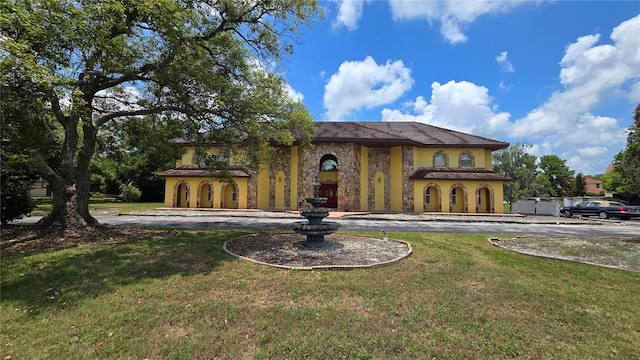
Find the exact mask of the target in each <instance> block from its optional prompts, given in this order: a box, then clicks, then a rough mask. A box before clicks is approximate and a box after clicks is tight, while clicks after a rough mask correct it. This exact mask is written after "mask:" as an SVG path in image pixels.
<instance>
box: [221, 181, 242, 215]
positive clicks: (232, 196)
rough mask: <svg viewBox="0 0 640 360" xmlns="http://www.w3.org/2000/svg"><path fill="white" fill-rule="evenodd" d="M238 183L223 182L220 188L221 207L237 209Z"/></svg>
mask: <svg viewBox="0 0 640 360" xmlns="http://www.w3.org/2000/svg"><path fill="white" fill-rule="evenodd" d="M238 191H239V190H238V185H237V184H235V183H234V184H225V185H224V187H223V188H222V208H224V209H237V208H238Z"/></svg>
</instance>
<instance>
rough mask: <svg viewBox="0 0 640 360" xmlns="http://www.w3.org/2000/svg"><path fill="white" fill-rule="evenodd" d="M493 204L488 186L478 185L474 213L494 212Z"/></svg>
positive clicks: (491, 192)
mask: <svg viewBox="0 0 640 360" xmlns="http://www.w3.org/2000/svg"><path fill="white" fill-rule="evenodd" d="M492 204H493V191H492V189H491V188H490V187H489V186H488V185H480V186H478V188H477V189H476V212H478V213H491V212H495V209H494V208H493V206H492Z"/></svg>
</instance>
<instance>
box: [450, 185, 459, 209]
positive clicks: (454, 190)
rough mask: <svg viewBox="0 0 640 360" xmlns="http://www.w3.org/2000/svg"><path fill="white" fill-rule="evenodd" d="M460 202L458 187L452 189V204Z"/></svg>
mask: <svg viewBox="0 0 640 360" xmlns="http://www.w3.org/2000/svg"><path fill="white" fill-rule="evenodd" d="M457 203H458V192H457V191H456V188H453V189H451V204H453V205H455V204H457Z"/></svg>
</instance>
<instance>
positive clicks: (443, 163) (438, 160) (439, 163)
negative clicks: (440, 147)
mask: <svg viewBox="0 0 640 360" xmlns="http://www.w3.org/2000/svg"><path fill="white" fill-rule="evenodd" d="M433 167H447V154H445V153H443V152H437V153H435V154H434V155H433Z"/></svg>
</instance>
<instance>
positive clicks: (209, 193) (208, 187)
mask: <svg viewBox="0 0 640 360" xmlns="http://www.w3.org/2000/svg"><path fill="white" fill-rule="evenodd" d="M196 207H199V208H212V207H213V184H211V182H210V181H206V180H205V181H203V182H201V183H200V186H199V187H198V204H197V205H196Z"/></svg>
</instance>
